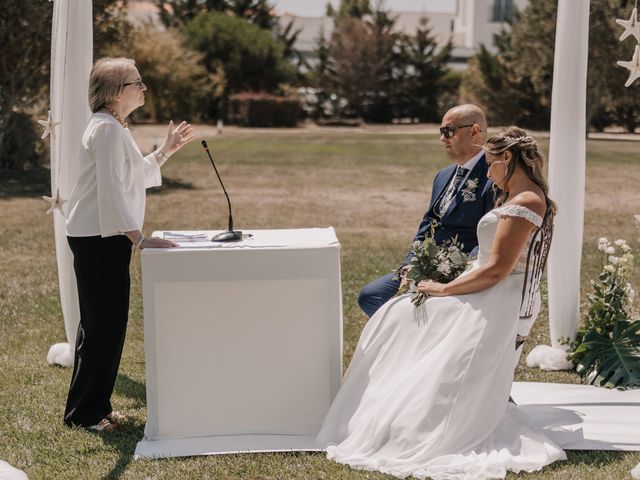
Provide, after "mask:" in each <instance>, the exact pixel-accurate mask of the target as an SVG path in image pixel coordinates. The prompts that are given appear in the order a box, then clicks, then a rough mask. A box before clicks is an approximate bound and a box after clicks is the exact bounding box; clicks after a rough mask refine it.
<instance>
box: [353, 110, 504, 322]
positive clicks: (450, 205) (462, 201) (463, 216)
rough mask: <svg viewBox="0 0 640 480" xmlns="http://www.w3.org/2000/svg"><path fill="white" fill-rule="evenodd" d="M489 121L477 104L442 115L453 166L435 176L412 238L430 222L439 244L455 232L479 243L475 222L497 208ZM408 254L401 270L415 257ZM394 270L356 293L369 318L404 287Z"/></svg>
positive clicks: (468, 247)
mask: <svg viewBox="0 0 640 480" xmlns="http://www.w3.org/2000/svg"><path fill="white" fill-rule="evenodd" d="M486 135H487V121H486V119H485V117H484V112H483V111H482V110H481V109H480V108H479V107H477V106H475V105H471V104H466V105H458V106H457V107H453V108H452V109H451V110H449V111H448V112H447V113H446V114H445V116H444V117H443V118H442V124H441V126H440V141H442V143H443V144H444V149H445V153H446V155H447V157H448V158H449V159H450V160H451V161H452V162H453V165H450V166H449V167H447V168H445V169H443V170H440V171H439V172H438V173H437V174H436V178H435V179H434V180H433V189H432V191H431V202H430V203H429V208H428V209H427V211H426V212H425V214H424V216H423V218H422V223H420V227H419V228H418V232H417V233H416V236H415V239H414V241H423V240H424V237H425V234H426V233H427V232H428V230H429V228H430V225H431V223H432V222H433V223H434V224H435V225H436V227H435V232H434V233H435V240H436V242H437V243H438V244H440V243H442V242H444V241H445V240H447V239H450V238H453V237H455V236H457V238H458V241H459V242H461V243H462V244H464V248H463V250H464V251H465V252H467V253H469V252H471V251H472V250H473V249H474V248H476V247H477V246H478V237H477V235H476V227H477V226H478V221H479V220H480V219H481V218H482V216H483V215H484V214H485V213H487V212H488V211H489V210H491V209H492V208H493V203H494V198H493V191H492V189H491V181H490V180H488V179H487V162H486V160H485V156H484V151H483V150H482V146H483V145H484V143H485V141H486V139H487V137H486ZM411 257H412V255H411V252H409V253H407V255H406V257H405V258H404V261H403V262H402V265H401V267H400V271H401V272H402V271H403V270H406V267H407V265H408V264H409V262H410V261H411ZM394 277H397V274H395V273H389V274H387V275H385V276H383V277H380V278H378V279H377V280H374V281H373V282H371V283H369V284H368V285H366V286H365V287H364V288H363V289H362V290H361V291H360V295H359V296H358V304H359V305H360V308H361V309H362V310H363V311H364V312H365V313H366V314H367V316H369V317H371V316H372V315H373V314H374V313H375V312H376V311H377V310H378V309H379V308H380V307H381V306H382V305H383V304H384V303H385V302H386V301H387V300H389V299H390V298H391V297H393V296H394V295H395V294H396V293H397V292H398V289H399V288H400V280H397V279H394Z"/></svg>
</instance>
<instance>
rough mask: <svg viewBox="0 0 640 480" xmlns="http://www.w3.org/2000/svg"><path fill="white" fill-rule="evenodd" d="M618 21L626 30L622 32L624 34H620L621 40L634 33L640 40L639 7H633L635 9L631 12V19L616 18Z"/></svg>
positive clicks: (637, 39)
mask: <svg viewBox="0 0 640 480" xmlns="http://www.w3.org/2000/svg"><path fill="white" fill-rule="evenodd" d="M616 23H617V24H618V25H621V26H623V27H624V32H622V35H620V41H621V42H622V41H623V40H624V39H625V38H627V37H628V36H630V35H633V36H634V37H635V39H636V41H638V42H640V24H639V23H638V9H637V8H634V9H633V11H632V12H631V17H629V20H620V19H619V18H618V19H617V20H616Z"/></svg>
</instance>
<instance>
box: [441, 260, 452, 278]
mask: <svg viewBox="0 0 640 480" xmlns="http://www.w3.org/2000/svg"><path fill="white" fill-rule="evenodd" d="M438 271H439V272H440V273H442V274H444V275H449V274H450V273H451V264H450V263H449V262H443V263H441V264H440V265H438Z"/></svg>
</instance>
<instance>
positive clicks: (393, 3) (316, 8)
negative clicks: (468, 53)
mask: <svg viewBox="0 0 640 480" xmlns="http://www.w3.org/2000/svg"><path fill="white" fill-rule="evenodd" d="M327 1H329V0H271V3H272V4H275V7H276V10H277V11H278V13H284V12H288V13H292V14H294V15H300V16H309V17H319V16H322V15H324V13H325V10H326V5H327ZM330 1H331V3H332V4H333V5H338V4H339V3H340V2H339V0H330ZM372 3H373V4H375V0H374V1H373V2H372ZM384 6H385V7H386V8H387V9H389V10H392V11H396V12H422V11H425V12H434V13H435V12H455V9H456V0H385V2H384Z"/></svg>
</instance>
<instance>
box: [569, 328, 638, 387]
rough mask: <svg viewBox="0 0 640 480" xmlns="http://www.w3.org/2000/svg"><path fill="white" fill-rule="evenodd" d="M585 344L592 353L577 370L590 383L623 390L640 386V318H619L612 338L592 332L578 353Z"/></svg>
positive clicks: (585, 338)
mask: <svg viewBox="0 0 640 480" xmlns="http://www.w3.org/2000/svg"><path fill="white" fill-rule="evenodd" d="M583 346H584V347H585V348H586V349H587V350H588V353H587V354H586V355H585V357H584V358H583V359H582V360H581V361H580V363H578V366H577V367H576V371H577V372H578V373H579V374H580V375H581V376H583V377H586V381H587V383H588V384H590V385H596V386H599V387H606V388H622V389H625V388H633V387H640V320H635V321H632V322H627V321H618V322H617V323H616V324H615V325H614V328H613V332H612V335H611V337H609V336H608V335H601V334H600V333H598V332H596V331H593V330H592V331H589V332H588V333H587V334H586V335H585V336H584V339H583V341H582V344H581V345H580V346H579V347H578V348H577V349H576V352H577V351H578V350H580V349H581V348H582V347H583ZM581 351H582V350H581Z"/></svg>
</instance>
